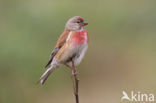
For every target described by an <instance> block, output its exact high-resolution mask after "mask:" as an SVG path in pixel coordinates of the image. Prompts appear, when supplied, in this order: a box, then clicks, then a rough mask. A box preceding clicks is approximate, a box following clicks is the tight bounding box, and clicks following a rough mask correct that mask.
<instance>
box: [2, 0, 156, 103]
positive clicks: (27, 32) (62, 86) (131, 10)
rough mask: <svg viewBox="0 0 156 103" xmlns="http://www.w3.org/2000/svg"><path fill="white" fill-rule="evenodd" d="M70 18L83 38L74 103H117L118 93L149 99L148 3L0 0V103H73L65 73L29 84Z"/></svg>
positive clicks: (151, 11)
mask: <svg viewBox="0 0 156 103" xmlns="http://www.w3.org/2000/svg"><path fill="white" fill-rule="evenodd" d="M77 15H78V16H82V17H83V18H85V20H86V21H87V22H88V23H89V25H88V26H87V27H86V29H87V30H88V32H89V36H90V40H89V49H88V51H87V54H86V55H85V58H84V59H83V62H82V63H81V65H80V66H79V67H78V71H79V78H80V86H79V87H80V89H79V90H80V91H79V95H80V103H121V100H120V99H121V97H122V91H123V90H124V91H126V92H127V93H130V92H131V91H135V92H136V93H137V92H141V93H153V94H156V45H155V44H156V1H155V0H1V1H0V103H74V102H75V99H74V96H73V88H72V81H71V71H69V70H68V69H66V68H65V67H61V68H59V69H57V70H56V71H55V72H54V73H53V74H52V75H51V76H50V78H49V79H48V81H47V82H46V84H45V85H44V86H41V85H35V83H36V81H37V80H38V79H39V78H40V76H41V75H42V73H43V72H44V71H45V69H44V66H45V64H46V63H47V62H48V60H49V55H50V53H51V51H52V49H53V48H54V46H55V44H56V41H57V39H58V37H59V35H60V34H61V33H62V32H63V30H64V25H65V23H66V21H67V20H68V19H69V18H71V17H73V16H77ZM122 103H129V102H128V101H123V102H122Z"/></svg>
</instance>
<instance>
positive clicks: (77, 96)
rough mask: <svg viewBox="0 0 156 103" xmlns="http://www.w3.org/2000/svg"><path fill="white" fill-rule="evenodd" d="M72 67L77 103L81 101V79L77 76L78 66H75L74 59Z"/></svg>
mask: <svg viewBox="0 0 156 103" xmlns="http://www.w3.org/2000/svg"><path fill="white" fill-rule="evenodd" d="M72 67H73V73H74V75H73V76H72V77H73V78H72V82H73V88H74V95H75V100H76V103H79V94H78V90H79V79H78V77H77V72H76V68H75V66H74V61H73V60H72Z"/></svg>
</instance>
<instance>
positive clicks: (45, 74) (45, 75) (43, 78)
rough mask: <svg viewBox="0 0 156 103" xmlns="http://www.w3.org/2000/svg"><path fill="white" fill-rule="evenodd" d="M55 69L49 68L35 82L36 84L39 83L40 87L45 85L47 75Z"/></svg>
mask: <svg viewBox="0 0 156 103" xmlns="http://www.w3.org/2000/svg"><path fill="white" fill-rule="evenodd" d="M54 69H55V68H54V67H52V66H51V67H49V68H48V69H47V70H46V71H45V72H44V74H43V75H42V76H41V78H40V80H39V81H37V84H38V83H41V84H42V85H43V84H44V83H45V81H46V80H47V78H48V77H49V75H50V74H51V73H52V71H53V70H54Z"/></svg>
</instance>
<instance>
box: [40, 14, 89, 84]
mask: <svg viewBox="0 0 156 103" xmlns="http://www.w3.org/2000/svg"><path fill="white" fill-rule="evenodd" d="M86 25H88V23H87V22H85V21H84V19H83V18H82V17H80V16H74V17H72V18H71V19H69V20H68V21H67V23H66V25H65V30H64V32H63V33H62V35H61V36H60V37H59V39H58V41H57V44H56V46H55V48H54V50H53V51H52V53H51V55H50V60H49V62H48V63H47V65H46V66H45V67H48V66H49V68H48V69H47V70H46V71H45V72H44V74H43V75H42V76H41V78H40V80H39V81H38V82H40V83H41V84H42V85H43V84H44V83H45V81H46V80H47V78H48V77H49V75H50V74H51V73H52V72H53V71H54V70H55V69H56V68H58V67H60V66H62V65H65V66H67V67H68V68H69V69H70V70H71V71H72V75H76V74H77V72H76V70H75V69H74V67H75V66H78V65H79V63H80V62H81V60H82V58H83V57H84V54H85V52H86V50H87V48H88V32H87V30H85V29H84V26H86Z"/></svg>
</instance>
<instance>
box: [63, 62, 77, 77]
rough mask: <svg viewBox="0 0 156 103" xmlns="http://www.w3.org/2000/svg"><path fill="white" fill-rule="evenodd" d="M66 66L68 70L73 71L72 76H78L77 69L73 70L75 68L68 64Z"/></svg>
mask: <svg viewBox="0 0 156 103" xmlns="http://www.w3.org/2000/svg"><path fill="white" fill-rule="evenodd" d="M65 66H67V67H68V69H70V70H71V71H72V75H73V76H74V75H77V74H78V73H77V71H76V69H75V68H73V66H72V67H71V66H69V65H68V64H65Z"/></svg>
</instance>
